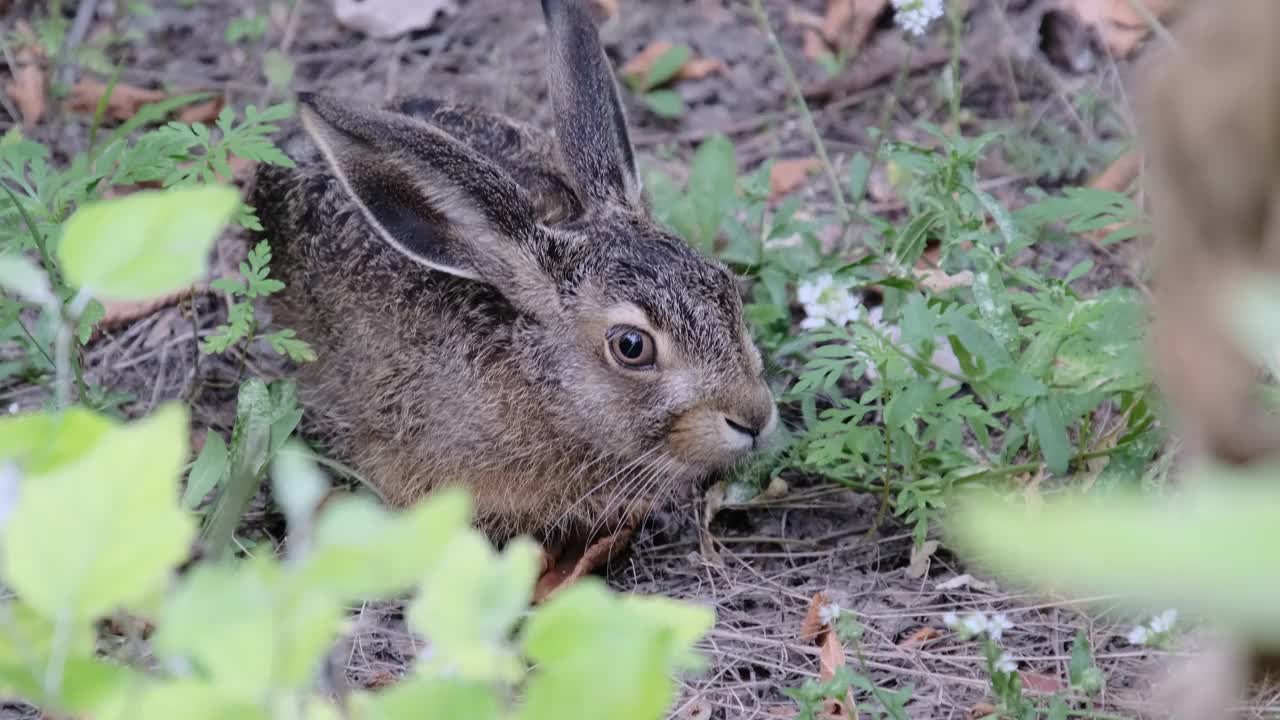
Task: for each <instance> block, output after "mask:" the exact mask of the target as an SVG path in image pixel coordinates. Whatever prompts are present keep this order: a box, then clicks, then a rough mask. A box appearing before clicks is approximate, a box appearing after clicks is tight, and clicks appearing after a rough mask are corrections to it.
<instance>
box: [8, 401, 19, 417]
mask: <svg viewBox="0 0 1280 720" xmlns="http://www.w3.org/2000/svg"><path fill="white" fill-rule="evenodd" d="M9 414H10V415H17V414H18V403H16V402H14V403H9Z"/></svg>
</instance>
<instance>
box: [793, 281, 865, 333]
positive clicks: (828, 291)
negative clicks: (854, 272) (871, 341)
mask: <svg viewBox="0 0 1280 720" xmlns="http://www.w3.org/2000/svg"><path fill="white" fill-rule="evenodd" d="M796 299H797V300H799V301H800V304H801V305H804V314H805V318H804V320H801V321H800V327H802V328H804V329H806V330H812V329H813V328H817V327H822V326H823V325H824V324H826V323H827V322H830V323H831V324H833V325H837V326H839V327H844V326H845V325H848V324H849V323H851V322H853V321H854V320H857V319H858V315H859V314H860V313H861V312H862V305H861V303H859V302H858V298H857V297H855V296H854V294H853V293H851V292H849V288H848V287H846V286H842V285H838V284H836V281H835V278H833V277H831V274H830V273H824V274H822V275H819V276H817V277H815V278H813V279H812V280H810V281H808V282H803V283H800V286H799V287H798V288H796Z"/></svg>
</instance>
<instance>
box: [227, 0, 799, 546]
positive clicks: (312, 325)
mask: <svg viewBox="0 0 1280 720" xmlns="http://www.w3.org/2000/svg"><path fill="white" fill-rule="evenodd" d="M542 11H543V16H544V20H545V22H546V25H547V28H548V44H549V48H550V51H549V53H548V62H549V71H548V76H549V81H550V82H549V84H550V98H551V103H552V107H553V110H554V113H555V118H556V119H555V133H554V136H551V135H548V134H544V133H543V132H541V131H539V130H537V129H535V128H533V127H530V126H527V125H525V124H522V123H520V122H516V121H513V120H510V119H507V118H504V117H500V116H498V115H495V114H491V113H488V112H484V111H481V110H478V109H475V108H471V107H464V106H456V105H448V104H445V103H443V102H439V101H436V100H433V99H429V98H411V99H403V100H397V101H393V102H391V103H389V105H388V106H386V107H381V108H375V107H366V106H363V105H360V104H356V103H351V102H345V101H342V100H339V99H335V98H331V97H326V96H322V95H316V94H300V95H299V97H298V106H299V115H300V119H301V125H302V128H301V129H295V130H294V131H293V133H292V135H290V136H289V137H288V138H287V139H286V140H285V141H284V142H285V148H286V151H288V152H289V154H290V155H291V156H292V157H293V158H294V160H295V161H296V163H297V167H296V168H292V169H286V168H278V167H263V168H262V169H261V170H260V171H259V173H258V175H257V177H256V179H255V183H254V189H253V191H252V196H251V198H252V202H254V204H255V205H256V207H257V208H258V212H259V215H260V216H261V218H262V224H263V227H264V232H263V234H264V236H265V237H267V238H269V239H270V241H271V242H272V243H273V249H274V255H275V260H274V265H273V267H274V269H275V270H276V272H277V273H278V274H279V275H280V277H281V278H282V279H283V280H284V282H285V283H286V289H285V290H284V291H282V292H281V293H280V296H279V300H278V301H277V302H276V303H275V306H274V308H273V310H274V313H275V316H276V318H277V319H278V320H279V321H280V322H282V323H283V324H285V325H287V326H288V327H292V328H295V329H296V330H297V331H298V333H299V336H300V337H302V338H303V339H305V340H307V341H308V342H310V343H312V344H313V345H314V347H315V348H316V350H317V353H318V356H319V359H318V360H316V361H315V362H313V363H310V364H308V365H306V366H304V367H303V368H301V369H300V371H299V377H298V383H299V391H300V395H301V396H302V399H303V402H304V405H305V406H306V407H307V409H308V411H309V412H310V413H311V414H313V416H314V417H313V422H315V423H316V424H317V425H318V427H319V428H320V430H319V433H320V434H321V436H322V437H323V438H324V439H325V441H326V444H327V446H328V450H329V451H330V452H332V453H334V454H336V455H337V456H338V457H340V458H342V459H344V460H345V461H346V462H348V463H350V464H351V465H353V466H354V467H355V468H356V469H357V470H359V471H360V472H361V473H362V474H364V475H365V476H366V477H367V478H368V479H369V480H370V481H371V483H372V484H373V485H375V486H376V488H377V489H379V490H380V491H381V493H382V495H383V496H384V498H386V500H387V501H388V503H390V504H392V505H394V506H404V505H407V504H410V503H412V502H414V501H415V500H417V499H418V498H420V497H421V496H423V495H424V494H426V493H428V492H430V491H431V490H432V489H434V488H439V487H443V486H446V485H455V484H460V485H464V486H466V487H467V488H468V489H469V490H470V491H471V494H472V497H473V498H474V505H475V511H476V519H477V523H478V524H479V525H480V526H481V527H482V528H484V529H485V530H486V531H488V532H489V533H490V535H491V536H492V537H494V538H495V539H505V538H509V537H511V536H514V535H516V534H525V533H528V534H532V535H534V536H536V537H539V538H541V539H544V540H546V539H549V538H554V537H564V536H565V533H567V532H568V531H570V530H575V529H576V530H575V531H577V532H583V531H585V532H591V531H594V530H599V529H601V528H606V527H610V526H612V527H620V526H621V524H622V523H624V522H627V521H634V520H635V519H637V518H639V517H642V516H643V515H644V514H646V513H648V512H649V511H651V510H653V509H655V508H656V507H657V506H659V505H662V504H666V503H667V502H670V501H672V500H673V499H676V498H679V497H681V496H686V495H688V494H690V493H692V492H693V491H694V489H695V488H696V487H697V484H698V482H699V481H700V480H702V479H704V478H706V477H709V476H711V475H714V474H715V473H716V472H718V471H723V470H724V469H726V468H729V467H731V466H732V465H733V464H734V463H736V462H738V461H739V460H741V459H743V458H744V457H746V456H748V455H749V454H751V453H752V452H753V451H755V450H757V449H759V448H761V447H763V446H765V445H766V444H768V443H769V442H770V440H771V438H773V437H774V436H775V428H776V426H777V410H776V404H775V401H774V398H773V394H772V391H771V390H770V388H769V385H768V384H767V382H766V379H765V375H764V369H763V364H762V361H761V357H760V353H759V351H758V349H757V348H756V347H755V345H754V344H753V342H752V340H751V336H750V334H749V332H748V329H747V327H746V324H745V322H744V320H743V309H742V299H741V297H740V295H739V290H738V285H737V282H736V279H735V277H734V276H733V274H732V273H731V272H730V271H729V270H728V269H727V268H726V267H725V266H724V265H722V264H721V263H719V262H717V261H715V260H713V259H711V258H709V257H706V256H704V255H702V254H700V253H698V252H697V251H695V250H694V249H693V248H691V247H690V246H689V245H688V244H686V243H685V242H683V241H682V240H681V239H679V238H677V237H676V236H674V235H672V234H671V233H670V232H668V231H666V230H665V229H663V228H662V227H660V226H659V225H658V224H657V223H656V222H655V221H654V220H653V219H652V218H651V216H650V211H649V207H648V204H647V201H646V199H645V197H644V195H643V193H642V189H641V184H640V180H639V178H638V176H637V172H636V164H635V156H634V153H633V150H632V146H631V142H630V139H629V136H628V125H627V119H626V116H625V114H624V112H623V107H622V104H621V101H620V99H619V95H618V89H617V85H616V82H615V80H614V76H613V71H612V68H611V67H610V64H609V61H608V59H607V57H606V55H605V53H604V50H603V48H602V47H601V45H600V41H599V37H598V35H597V30H596V28H595V25H594V24H593V21H592V19H591V18H590V16H589V15H588V14H587V11H586V10H585V9H584V8H583V7H582V6H580V5H579V3H578V0H543V2H542Z"/></svg>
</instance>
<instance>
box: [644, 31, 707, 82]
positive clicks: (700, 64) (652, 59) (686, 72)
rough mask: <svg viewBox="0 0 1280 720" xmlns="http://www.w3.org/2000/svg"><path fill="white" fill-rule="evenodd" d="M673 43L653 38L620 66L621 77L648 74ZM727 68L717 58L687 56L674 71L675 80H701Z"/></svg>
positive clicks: (646, 75)
mask: <svg viewBox="0 0 1280 720" xmlns="http://www.w3.org/2000/svg"><path fill="white" fill-rule="evenodd" d="M672 47H673V45H672V44H671V43H669V42H667V41H666V40H655V41H654V42H652V43H650V44H649V46H648V47H646V48H645V49H644V50H641V51H640V52H639V53H637V54H636V55H635V56H634V57H632V58H631V59H630V60H628V61H627V62H626V64H624V65H623V66H622V70H621V72H622V75H623V77H627V78H631V79H632V80H640V79H643V78H646V77H648V76H649V70H650V69H652V68H653V64H654V63H656V62H657V61H658V58H660V57H662V56H663V55H665V54H666V53H667V51H668V50H670V49H671V48H672ZM728 69H729V67H728V66H727V65H725V64H724V61H723V60H720V59H719V58H709V57H701V58H700V57H695V56H693V55H690V56H689V59H688V60H686V61H685V63H684V65H681V66H680V70H679V71H677V72H676V74H675V79H676V80H701V79H702V78H704V77H707V76H709V75H711V74H713V73H722V72H726V71H727V70H728Z"/></svg>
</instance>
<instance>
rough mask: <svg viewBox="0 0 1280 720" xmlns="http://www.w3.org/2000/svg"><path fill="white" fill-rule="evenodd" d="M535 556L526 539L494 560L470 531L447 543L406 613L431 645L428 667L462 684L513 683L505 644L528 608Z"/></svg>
mask: <svg viewBox="0 0 1280 720" xmlns="http://www.w3.org/2000/svg"><path fill="white" fill-rule="evenodd" d="M539 555H540V552H539V550H538V547H537V546H536V545H534V544H533V543H532V542H531V541H528V540H525V539H518V540H515V541H513V542H512V543H510V544H509V545H507V547H506V549H505V551H504V552H503V553H502V554H501V555H495V554H494V552H493V550H492V549H491V548H490V547H489V543H488V541H487V540H485V539H484V538H483V536H481V535H480V534H478V533H476V532H474V531H470V532H466V533H460V534H458V535H457V536H456V537H455V538H454V539H453V542H451V543H449V545H448V547H446V548H445V551H444V554H443V555H442V556H441V557H440V558H439V559H438V560H437V561H436V563H435V567H434V568H433V569H432V571H431V573H430V574H429V575H428V576H427V578H426V580H425V581H424V582H423V585H422V590H421V592H420V594H419V595H418V598H417V600H416V601H415V602H414V603H413V605H412V606H411V607H410V608H409V622H410V624H411V626H412V627H413V629H414V630H416V631H417V632H419V633H421V634H422V635H423V636H425V637H427V638H429V639H430V641H431V644H432V647H433V649H434V653H433V655H434V657H435V658H437V659H436V660H434V661H433V664H437V663H438V664H440V665H441V666H444V667H449V668H451V669H452V671H453V672H455V673H457V674H458V676H459V677H464V678H473V679H477V680H483V679H499V678H506V679H510V678H511V677H512V675H513V672H514V671H515V670H516V666H515V665H514V664H513V663H514V661H515V658H513V657H510V656H508V654H507V651H506V649H505V640H506V637H507V634H508V633H509V632H510V631H511V628H512V626H514V624H515V622H516V620H518V619H519V618H520V616H521V615H522V614H523V613H524V612H525V610H526V608H527V607H528V605H529V600H530V597H531V596H532V593H533V584H534V580H535V579H536V578H537V574H538V557H539Z"/></svg>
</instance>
